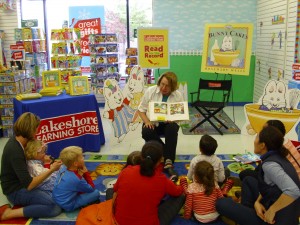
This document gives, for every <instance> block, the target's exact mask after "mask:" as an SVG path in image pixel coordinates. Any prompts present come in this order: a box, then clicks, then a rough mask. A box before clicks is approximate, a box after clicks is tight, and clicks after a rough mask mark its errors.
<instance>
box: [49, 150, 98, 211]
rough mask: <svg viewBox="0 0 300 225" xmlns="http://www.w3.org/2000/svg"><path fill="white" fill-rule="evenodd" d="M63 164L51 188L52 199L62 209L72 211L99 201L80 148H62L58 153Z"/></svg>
mask: <svg viewBox="0 0 300 225" xmlns="http://www.w3.org/2000/svg"><path fill="white" fill-rule="evenodd" d="M59 158H60V159H61V161H62V162H63V164H64V166H63V167H62V168H61V169H60V170H59V174H58V176H57V179H56V182H55V186H54V189H53V194H52V195H53V199H54V201H55V202H56V203H57V204H58V205H59V206H60V207H61V208H63V209H64V210H66V211H72V210H75V209H78V208H80V207H83V206H87V205H89V204H91V203H94V202H99V198H100V193H99V191H98V190H97V189H95V184H94V183H93V181H92V178H91V176H90V174H89V172H88V170H87V168H86V166H85V164H84V157H83V155H82V149H81V148H80V147H78V146H69V147H66V148H64V149H63V150H62V151H61V152H60V155H59Z"/></svg>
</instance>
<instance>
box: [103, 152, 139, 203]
mask: <svg viewBox="0 0 300 225" xmlns="http://www.w3.org/2000/svg"><path fill="white" fill-rule="evenodd" d="M141 161H142V154H141V151H133V152H131V153H130V154H129V155H128V156H127V160H126V164H125V166H124V167H123V169H125V168H126V167H128V166H135V165H140V164H141ZM113 194H114V189H113V188H107V189H106V198H105V199H106V200H109V199H112V197H113Z"/></svg>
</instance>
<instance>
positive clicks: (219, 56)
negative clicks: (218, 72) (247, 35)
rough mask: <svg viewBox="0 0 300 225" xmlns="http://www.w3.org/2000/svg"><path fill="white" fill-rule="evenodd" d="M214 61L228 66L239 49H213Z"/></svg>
mask: <svg viewBox="0 0 300 225" xmlns="http://www.w3.org/2000/svg"><path fill="white" fill-rule="evenodd" d="M212 52H213V55H214V57H215V62H216V63H217V64H219V65H222V66H230V65H231V64H232V62H233V61H234V60H235V59H236V58H237V57H238V56H239V54H240V50H235V51H226V52H223V51H220V49H213V50H212Z"/></svg>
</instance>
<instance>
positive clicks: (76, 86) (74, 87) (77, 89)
mask: <svg viewBox="0 0 300 225" xmlns="http://www.w3.org/2000/svg"><path fill="white" fill-rule="evenodd" d="M69 87H70V95H85V94H89V93H90V88H89V82H88V77H87V76H77V77H69Z"/></svg>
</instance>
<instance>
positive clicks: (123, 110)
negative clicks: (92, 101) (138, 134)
mask: <svg viewBox="0 0 300 225" xmlns="http://www.w3.org/2000/svg"><path fill="white" fill-rule="evenodd" d="M103 95H104V97H105V108H104V113H103V117H104V118H107V119H110V120H111V121H112V126H113V128H114V135H115V137H117V138H118V142H121V141H122V140H123V139H124V137H125V135H126V134H127V133H128V131H129V124H130V123H131V122H132V118H133V115H134V110H133V109H132V108H130V107H129V100H128V98H124V96H123V94H122V91H121V89H120V87H119V85H118V82H117V81H116V80H114V79H106V80H105V82H104V87H103Z"/></svg>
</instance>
